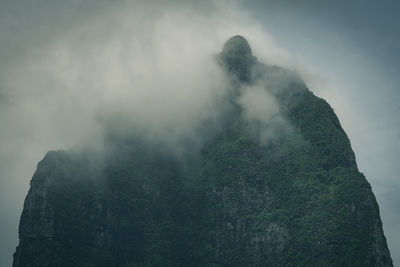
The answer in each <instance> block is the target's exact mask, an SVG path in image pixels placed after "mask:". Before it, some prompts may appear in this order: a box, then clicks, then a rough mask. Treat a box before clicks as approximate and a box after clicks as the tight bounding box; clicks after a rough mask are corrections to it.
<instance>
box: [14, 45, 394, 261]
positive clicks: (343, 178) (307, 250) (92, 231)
mask: <svg viewBox="0 0 400 267" xmlns="http://www.w3.org/2000/svg"><path fill="white" fill-rule="evenodd" d="M236 41H237V40H236ZM239 44H240V45H244V44H243V42H242V40H241V39H240V38H239ZM229 45H230V44H228V47H230V46H229ZM244 46H245V45H244ZM229 49H232V47H230V48H229ZM246 49H247V48H246V47H245V50H246ZM233 50H234V51H236V50H235V49H233ZM238 51H241V50H240V49H239V50H238ZM246 51H247V50H246ZM228 54H229V53H228ZM239 54H240V53H239ZM234 56H235V57H236V56H237V55H234ZM245 56H246V58H249V56H251V58H252V55H251V51H250V55H247V54H246V55H245ZM252 60H254V59H253V58H252ZM245 63H246V64H247V63H248V62H247V61H246V62H245ZM253 63H254V62H253ZM253 63H252V64H253ZM234 64H239V65H240V60H239V61H234ZM235 66H236V65H235ZM246 66H248V65H246ZM246 68H247V67H244V69H246ZM265 68H267V67H265ZM234 69H235V74H237V73H236V72H237V71H238V72H240V69H241V67H240V66H239V68H237V66H236V67H234ZM267 70H275V71H276V70H278V69H277V68H272V69H267ZM239 74H240V73H239ZM248 75H249V74H248V70H247V69H246V71H245V74H244V76H240V75H239V77H246V79H244V80H243V81H244V82H249V80H248V79H247V78H248V77H249V76H248ZM243 81H242V82H243ZM277 98H278V99H280V101H281V102H282V103H285V104H284V105H283V106H282V112H283V116H284V117H285V119H286V120H287V121H288V124H289V125H290V126H291V127H290V130H289V131H287V132H285V133H282V135H280V136H277V137H275V138H274V139H273V140H272V141H270V142H268V143H260V142H259V140H257V139H255V138H254V136H253V135H252V130H253V129H252V127H253V126H252V125H250V123H249V121H247V120H246V119H244V117H243V116H242V110H241V109H240V107H239V106H233V108H232V109H231V110H230V111H229V112H228V114H226V116H224V117H223V120H222V121H221V125H220V130H219V131H216V132H215V133H214V135H212V136H211V137H210V138H208V139H206V141H205V143H204V145H203V146H202V148H201V150H200V151H197V150H196V151H193V153H192V154H190V155H187V156H186V157H184V158H182V157H174V156H172V155H171V153H169V151H168V150H167V149H165V148H164V147H162V146H157V145H154V144H151V143H149V142H146V141H144V140H142V139H141V138H138V137H135V138H133V137H132V138H129V137H125V138H118V137H113V138H111V139H112V140H111V139H110V142H109V144H108V145H109V147H108V150H107V151H108V152H107V153H106V156H105V157H104V158H101V159H93V155H91V154H90V153H86V152H79V153H74V152H63V151H59V152H49V153H48V154H47V155H46V157H45V158H44V159H43V160H42V161H41V162H40V163H39V165H38V169H37V171H36V173H35V175H34V177H33V178H32V182H31V189H30V191H29V194H28V196H27V199H26V201H25V206H24V211H23V214H22V217H21V224H20V244H19V246H18V248H17V251H16V254H15V255H14V266H82V267H83V266H121V267H128V266H131V267H133V266H214V267H216V266H392V262H391V259H390V255H389V251H388V249H387V245H386V240H385V238H384V235H383V232H382V225H381V221H380V217H379V210H378V206H377V203H376V200H375V197H374V195H373V193H372V191H371V187H370V185H369V184H368V182H367V181H366V179H365V177H364V176H363V175H362V174H361V173H359V172H358V170H357V166H356V163H355V157H354V154H353V152H352V150H351V146H350V143H349V140H348V138H347V136H346V134H345V132H344V131H343V129H342V128H341V126H340V123H339V121H338V119H337V117H336V115H335V114H334V112H333V110H332V109H331V107H330V106H329V105H328V104H327V103H326V102H325V101H324V100H322V99H320V98H318V97H316V96H314V95H313V94H312V93H311V92H310V91H309V90H308V89H307V88H306V87H305V86H304V85H303V84H301V83H294V84H290V85H288V86H287V87H286V88H285V90H283V91H280V92H278V94H277ZM99 163H101V164H99Z"/></svg>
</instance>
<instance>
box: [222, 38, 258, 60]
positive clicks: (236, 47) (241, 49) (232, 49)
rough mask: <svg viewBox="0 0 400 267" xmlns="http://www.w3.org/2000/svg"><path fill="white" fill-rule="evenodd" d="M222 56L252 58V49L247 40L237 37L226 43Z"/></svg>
mask: <svg viewBox="0 0 400 267" xmlns="http://www.w3.org/2000/svg"><path fill="white" fill-rule="evenodd" d="M222 54H224V55H230V56H252V52H251V47H250V45H249V43H248V42H247V40H246V38H244V37H243V36H241V35H235V36H233V37H231V38H229V39H228V41H226V42H225V44H224V48H223V49H222Z"/></svg>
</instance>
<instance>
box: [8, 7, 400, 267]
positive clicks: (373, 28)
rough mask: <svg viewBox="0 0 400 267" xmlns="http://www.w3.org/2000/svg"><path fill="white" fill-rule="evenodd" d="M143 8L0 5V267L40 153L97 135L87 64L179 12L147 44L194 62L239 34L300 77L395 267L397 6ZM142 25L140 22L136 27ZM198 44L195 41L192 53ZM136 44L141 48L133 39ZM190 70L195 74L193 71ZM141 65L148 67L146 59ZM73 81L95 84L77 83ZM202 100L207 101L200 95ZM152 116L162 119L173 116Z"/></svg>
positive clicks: (399, 97) (399, 107)
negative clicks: (320, 101)
mask: <svg viewBox="0 0 400 267" xmlns="http://www.w3.org/2000/svg"><path fill="white" fill-rule="evenodd" d="M145 2H146V1H115V2H113V3H112V4H110V3H111V2H110V1H105V0H100V1H99V0H96V1H80V0H71V1H50V0H38V1H7V0H5V1H2V2H1V3H0V124H1V125H2V127H1V130H0V148H1V149H0V266H10V264H11V256H12V253H13V252H14V250H15V246H16V244H17V227H18V221H19V215H20V213H21V210H22V204H23V200H24V197H25V195H26V193H27V190H28V188H29V180H30V178H31V176H32V174H33V172H34V170H35V167H36V163H37V162H38V161H39V160H40V159H41V158H42V157H43V156H44V153H45V152H46V151H47V150H50V149H59V148H69V147H71V146H73V145H74V143H76V142H82V140H84V141H85V140H87V136H86V135H88V134H90V135H91V134H92V133H93V129H96V127H97V124H96V123H95V122H94V120H93V116H94V115H93V114H94V110H96V109H98V108H99V106H98V105H97V104H94V103H85V104H83V102H82V101H85V100H86V99H91V95H90V93H93V91H90V89H88V91H89V93H86V94H84V97H77V92H79V91H78V90H81V91H85V88H86V87H90V86H93V85H94V84H96V85H97V83H95V82H94V80H95V79H92V78H93V77H97V76H96V72H94V70H93V68H92V63H94V62H97V63H99V66H103V65H104V64H103V63H104V62H102V61H95V59H96V54H95V53H96V52H104V51H106V52H107V53H108V54H107V55H108V56H110V57H113V56H115V55H118V53H117V52H115V49H114V48H115V47H114V46H113V45H112V44H111V43H112V42H116V43H117V47H118V49H122V50H123V49H126V48H124V47H123V44H124V41H126V42H132V40H131V39H129V35H130V34H139V33H138V32H137V31H136V30H135V28H133V29H131V28H130V27H129V22H130V20H132V21H134V22H135V23H140V21H142V24H143V25H142V26H141V27H145V28H146V27H148V28H147V29H148V30H149V31H151V29H152V27H153V26H154V25H153V24H152V23H151V22H152V21H154V20H157V18H158V17H159V16H160V15H162V14H164V12H165V10H171V11H173V10H174V9H175V8H176V7H178V6H179V7H183V8H186V9H187V10H191V11H188V12H186V13H189V15H188V14H184V15H180V14H178V15H176V14H174V13H173V12H170V14H169V16H170V17H171V19H170V20H165V21H164V22H168V23H170V24H169V25H166V26H165V28H163V30H164V31H163V30H161V31H156V32H158V33H163V32H165V31H168V34H169V36H182V39H185V38H186V39H187V40H188V41H185V42H184V44H183V45H182V47H183V48H185V47H186V48H187V47H188V46H189V45H190V46H193V45H194V47H192V49H200V50H201V52H200V53H199V55H203V53H206V52H211V51H216V52H217V51H218V50H219V49H220V48H221V46H222V43H223V41H224V40H225V39H226V38H227V37H229V36H230V35H233V34H242V35H244V36H246V37H248V39H249V41H250V43H251V44H252V45H253V51H254V52H255V54H256V55H257V56H258V57H261V58H262V59H263V58H265V59H267V60H270V62H273V63H278V64H279V63H282V64H283V65H285V64H286V65H287V66H290V67H296V68H298V69H299V71H300V72H301V73H302V74H303V75H304V76H305V79H306V81H307V82H308V85H309V87H310V89H311V90H312V91H313V92H315V93H316V94H317V95H319V96H321V97H324V98H326V99H327V100H328V102H329V103H330V104H331V105H332V107H333V108H334V109H335V112H336V113H337V115H338V116H339V119H340V121H341V123H342V126H343V127H344V128H345V130H346V132H347V133H348V135H349V137H350V141H351V143H352V146H353V149H354V151H355V154H356V157H357V162H358V165H359V168H360V171H361V172H363V173H364V174H365V175H366V177H367V179H368V181H369V182H370V183H371V185H372V187H373V191H374V192H375V194H376V197H377V200H378V203H379V205H380V209H381V215H382V220H383V225H384V231H385V235H386V238H387V240H388V243H389V248H390V250H391V255H392V258H393V260H394V263H395V266H396V265H400V228H399V226H398V222H399V221H400V208H399V207H400V206H399V205H398V203H400V194H398V192H399V190H400V179H399V178H398V173H400V165H399V164H398V159H399V158H400V155H399V154H400V152H399V151H400V117H399V116H398V115H399V112H400V104H399V103H400V92H399V89H398V84H399V82H400V76H399V75H398V74H397V72H398V70H399V69H400V68H399V67H400V53H399V48H400V34H399V30H398V29H399V28H400V27H399V26H400V19H399V17H398V16H397V11H398V10H399V7H400V4H398V2H397V1H369V0H367V1H361V0H353V1H344V0H340V1H327V0H326V1H325V0H322V1H321V0H302V1H289V0H279V1H278V0H269V1H261V0H260V1H251V2H250V1H247V2H245V1H243V2H239V3H238V4H234V5H233V6H232V2H229V1H215V3H216V4H214V3H213V1H210V2H208V1H192V2H189V1H170V2H169V4H165V3H163V2H165V1H153V2H152V4H144V3H145ZM199 2H201V3H199ZM161 3H163V4H161ZM121 10H123V11H121ZM118 12H120V13H118ZM121 12H122V13H121ZM190 12H193V13H192V15H190ZM178 13H179V12H178ZM183 13H185V12H183ZM237 13H241V14H237ZM140 14H142V15H143V16H144V17H146V19H143V20H140ZM196 14H198V16H197V15H196ZM135 16H136V17H135ZM121 18H122V20H124V21H122V22H121V21H120V20H121ZM135 19H136V20H135ZM185 19H187V21H185V23H180V24H179V23H177V22H182V21H184V20H185ZM126 21H127V22H126ZM147 22H148V23H147ZM127 25H128V26H127ZM149 25H150V26H149ZM116 27H118V28H116ZM137 27H139V26H137ZM174 29H176V30H174ZM207 31H210V32H209V33H207ZM126 36H128V37H126ZM197 36H201V37H202V38H199V40H200V43H198V42H197V41H198V40H197V39H196V38H197ZM142 37H143V38H147V37H149V36H148V35H146V34H143V36H137V37H136V38H142ZM151 37H154V36H151ZM161 37H162V35H161ZM161 37H160V36H159V38H161ZM121 38H122V41H121V40H120V39H121ZM110 40H111V41H110ZM133 40H134V38H133ZM160 40H161V39H160ZM196 43H198V44H197V45H196ZM130 44H131V43H130ZM178 44H179V42H178ZM202 45H203V46H206V47H207V48H206V49H203V48H201V47H202ZM160 47H161V46H157V47H156V48H154V50H151V48H146V49H150V50H143V51H153V52H154V51H156V52H157V53H158V52H160V51H163V50H162V49H160ZM162 47H163V49H167V51H169V50H168V49H170V48H171V47H169V46H168V45H166V46H162ZM71 51H72V52H71ZM71 53H72V55H71ZM91 53H92V54H91ZM187 53H188V55H187V56H185V53H183V54H182V59H181V60H182V62H187V61H189V60H192V57H191V54H193V51H192V50H190V49H189V50H187ZM131 55H133V56H134V55H137V54H135V53H133V54H131ZM194 59H195V60H196V62H199V65H200V66H201V62H203V61H202V59H201V58H199V57H195V58H194ZM140 60H142V63H143V64H145V63H146V61H145V57H143V56H142V57H140ZM121 62H122V63H123V64H127V65H126V66H128V67H132V66H131V65H129V62H128V63H124V61H123V60H122V61H117V62H116V63H114V64H115V67H116V69H117V70H119V67H120V66H119V65H118V64H121ZM157 62H159V63H168V62H171V59H169V58H166V59H165V61H157ZM55 63H57V65H55ZM52 64H54V65H52ZM112 66H114V65H112ZM124 66H125V65H124ZM146 66H147V67H148V69H149V70H152V68H153V66H151V65H146ZM172 66H173V67H172V70H181V69H180V66H179V65H172ZM53 68H54V69H53ZM100 71H101V70H100ZM203 71H204V70H203V69H202V68H201V67H199V68H198V69H197V72H198V73H203ZM79 72H84V73H87V74H88V76H90V75H92V76H93V77H84V78H83V79H82V77H78V78H77V77H76V73H79ZM107 73H108V72H107ZM204 73H206V72H204ZM108 74H110V73H108ZM110 75H111V76H112V77H111V78H109V77H108V78H104V77H102V78H101V79H99V82H104V83H108V82H111V83H115V82H121V81H124V80H123V79H121V77H122V78H124V79H125V78H126V74H118V75H117V74H113V73H111V74H110ZM113 75H116V76H113ZM21 76H22V77H21ZM71 77H72V78H71ZM116 77H117V78H116ZM202 78H203V77H202V76H201V75H198V76H196V77H194V80H193V81H192V83H191V84H192V85H193V86H196V81H197V80H201V79H202ZM186 81H187V82H190V81H189V80H186ZM147 82H148V81H143V84H144V85H148V83H147ZM164 82H165V81H164ZM64 83H65V84H64ZM166 83H168V82H166ZM216 84H218V83H216ZM150 86H152V88H156V87H157V84H150ZM209 86H210V88H211V87H212V86H214V85H213V84H209ZM167 88H168V87H167ZM177 88H180V87H179V84H178V86H177ZM120 89H121V90H123V89H124V88H123V87H121V88H120ZM155 90H156V89H155ZM102 92H103V91H102ZM171 92H172V91H171ZM173 92H179V91H173ZM103 93H104V92H103ZM142 96H143V95H142ZM145 96H146V95H145ZM184 96H185V97H188V98H189V97H191V96H193V95H190V94H188V95H184ZM199 96H200V97H201V95H196V96H195V97H196V99H198V97H199ZM202 97H203V98H199V99H203V101H207V97H206V95H203V96H202ZM95 99H97V100H98V99H101V98H95ZM127 99H128V100H129V99H133V98H131V97H128V98H127ZM139 99H141V98H139ZM182 99H183V98H182ZM114 100H115V101H121V99H114ZM183 100H184V99H183ZM183 100H182V101H183ZM155 103H157V102H155ZM188 104H189V105H190V104H195V102H190V101H189V103H188ZM162 108H165V110H168V111H171V108H172V107H169V106H162ZM71 110H75V112H72V111H71ZM171 112H173V110H172V111H171ZM49 114H50V115H49ZM53 114H54V115H53ZM166 114H167V115H168V114H169V113H168V112H167V113H166ZM171 114H173V113H171ZM167 115H166V116H167ZM154 122H155V123H156V122H157V121H154ZM78 128H79V129H78Z"/></svg>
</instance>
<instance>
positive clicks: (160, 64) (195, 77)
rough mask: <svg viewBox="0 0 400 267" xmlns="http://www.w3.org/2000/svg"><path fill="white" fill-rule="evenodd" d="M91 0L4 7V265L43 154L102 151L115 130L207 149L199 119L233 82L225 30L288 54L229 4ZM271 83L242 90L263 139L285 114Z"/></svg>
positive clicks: (275, 53)
mask: <svg viewBox="0 0 400 267" xmlns="http://www.w3.org/2000/svg"><path fill="white" fill-rule="evenodd" d="M92 4H93V5H88V4H80V3H79V2H78V1H72V2H71V3H69V4H66V3H64V4H60V5H57V4H51V3H46V1H43V2H40V3H37V4H35V5H33V4H32V3H20V4H10V5H9V6H7V7H8V9H6V10H5V11H4V12H7V11H10V10H11V11H13V12H14V15H15V16H13V17H12V16H2V22H3V23H2V26H1V29H2V31H4V32H6V33H7V35H4V36H5V37H2V39H1V42H2V43H3V44H6V45H7V47H8V48H7V49H2V50H1V52H0V53H1V54H0V57H1V59H3V60H2V63H1V65H0V70H1V72H0V103H1V105H0V111H1V112H0V123H1V125H3V127H2V131H1V132H0V140H1V142H2V145H1V147H2V149H1V151H0V162H1V165H2V166H1V167H2V168H1V170H2V179H1V188H3V191H4V193H3V192H2V194H1V196H2V199H1V203H2V206H1V213H2V214H3V215H2V216H1V218H2V222H1V224H2V226H1V227H2V231H1V237H0V240H2V241H1V244H0V246H1V247H0V249H1V251H2V252H1V254H2V257H1V258H2V259H4V260H2V262H1V265H9V263H10V262H11V257H12V252H13V251H14V249H15V247H16V245H17V226H18V221H19V215H20V212H21V211H22V204H23V200H24V197H25V195H26V193H27V189H28V186H29V180H30V178H31V176H32V174H33V172H34V170H35V165H36V164H37V162H38V161H39V160H40V159H41V158H43V156H44V155H45V153H46V152H47V151H49V150H59V149H66V150H68V149H79V148H83V147H86V148H90V149H94V150H96V151H101V150H102V146H103V144H104V139H105V138H106V136H107V134H109V132H110V130H112V131H113V132H114V133H118V134H122V135H124V134H126V135H129V134H133V133H134V134H138V133H139V134H140V135H142V136H144V137H145V138H146V139H147V140H151V141H152V142H156V143H157V142H158V143H162V144H164V145H167V146H168V147H169V148H173V149H174V150H175V152H177V153H178V154H179V153H182V150H183V149H184V147H182V146H180V143H182V140H187V141H188V142H190V143H192V144H195V146H196V145H197V146H200V145H201V142H202V139H201V137H200V136H199V134H198V132H197V129H198V127H199V126H200V125H201V124H202V123H204V121H212V120H215V119H217V118H218V117H219V115H218V114H219V113H220V112H222V109H221V105H219V103H220V102H219V101H221V99H223V98H224V96H225V95H226V93H227V90H228V88H229V86H230V85H231V81H230V78H229V77H228V75H227V74H226V73H225V72H224V71H223V70H222V68H221V66H220V65H218V63H217V61H216V60H215V57H216V55H217V54H218V53H219V52H220V51H221V49H222V46H223V44H224V42H225V41H226V40H227V39H228V38H229V37H231V36H233V35H236V34H241V35H243V36H245V37H246V38H247V40H248V41H249V43H250V45H251V47H252V49H253V52H254V54H255V55H257V57H258V58H259V60H260V61H266V62H269V63H274V64H280V63H281V65H285V64H287V62H288V59H287V58H286V56H285V53H284V52H283V51H282V50H281V49H280V48H279V47H277V46H276V45H275V44H274V42H273V40H272V38H271V37H270V36H269V35H268V34H267V33H266V32H265V31H264V29H263V28H262V27H261V25H260V24H258V23H257V22H256V21H254V20H252V19H251V17H250V16H249V14H248V13H246V12H245V11H242V10H240V9H239V8H238V7H237V5H235V4H232V3H227V2H217V1H215V2H214V1H210V2H204V3H202V4H193V3H191V4H185V3H182V2H180V1H177V2H176V3H168V4H166V3H161V2H158V3H154V2H153V3H152V4H149V3H146V2H145V1H142V2H141V1H136V2H134V3H131V2H128V1H126V2H125V1H118V2H116V3H113V4H109V3H107V2H101V1H100V2H97V3H96V4H95V3H92ZM89 7H90V8H89ZM23 8H30V9H29V10H30V12H28V14H25V13H24V12H23ZM18 18H20V19H21V20H22V22H21V23H20V24H17V25H15V22H16V21H18ZM15 27H17V28H15ZM264 87H265V86H264V85H260V84H258V85H256V86H253V87H249V88H242V89H243V90H244V93H243V95H241V97H240V99H239V101H238V103H239V104H240V105H241V106H242V107H243V109H244V110H245V115H244V116H245V118H246V119H248V120H250V121H260V122H262V125H264V126H263V131H262V132H260V134H259V135H258V137H257V138H260V142H263V143H267V142H268V140H270V139H271V138H274V136H275V132H274V130H273V129H274V127H270V126H268V127H266V126H265V125H284V124H285V122H283V119H282V118H281V117H280V115H279V113H280V107H279V104H278V102H277V101H276V99H275V98H274V96H273V94H271V93H268V92H267V91H266V90H265V88H264ZM263 113H267V114H270V115H269V116H268V115H267V116H262V114H263ZM264 115H265V114H264ZM272 121H273V122H274V123H275V124H269V122H272ZM216 124H217V123H216ZM4 188H7V190H4Z"/></svg>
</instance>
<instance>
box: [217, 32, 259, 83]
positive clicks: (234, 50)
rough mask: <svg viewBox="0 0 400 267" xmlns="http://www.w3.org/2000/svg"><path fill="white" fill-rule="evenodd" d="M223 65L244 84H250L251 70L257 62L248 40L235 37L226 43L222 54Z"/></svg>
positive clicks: (238, 36)
mask: <svg viewBox="0 0 400 267" xmlns="http://www.w3.org/2000/svg"><path fill="white" fill-rule="evenodd" d="M220 57H221V60H222V62H223V64H224V65H225V66H226V69H227V71H228V72H229V73H231V74H233V75H235V76H236V77H237V78H238V79H239V80H240V81H242V82H249V81H250V78H251V70H252V67H253V65H254V63H255V62H256V61H257V60H256V58H255V57H254V56H253V54H252V51H251V47H250V45H249V43H248V42H247V40H246V38H244V37H243V36H240V35H235V36H233V37H231V38H229V39H228V41H226V42H225V44H224V47H223V49H222V52H221V54H220Z"/></svg>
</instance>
